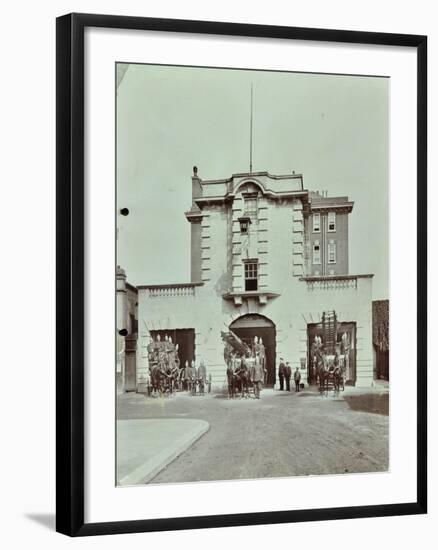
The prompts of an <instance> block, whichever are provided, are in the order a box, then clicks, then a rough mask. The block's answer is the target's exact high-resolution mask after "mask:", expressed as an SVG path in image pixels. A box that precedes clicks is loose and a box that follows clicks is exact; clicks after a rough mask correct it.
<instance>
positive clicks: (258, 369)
mask: <svg viewBox="0 0 438 550" xmlns="http://www.w3.org/2000/svg"><path fill="white" fill-rule="evenodd" d="M250 376H251V380H252V383H253V385H254V395H255V397H256V399H260V392H261V390H262V384H263V380H264V377H265V371H264V370H263V367H262V364H261V362H260V356H259V355H256V358H255V360H254V365H253V366H252V368H251V374H250Z"/></svg>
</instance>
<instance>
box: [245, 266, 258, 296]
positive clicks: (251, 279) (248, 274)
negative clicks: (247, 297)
mask: <svg viewBox="0 0 438 550" xmlns="http://www.w3.org/2000/svg"><path fill="white" fill-rule="evenodd" d="M244 265H245V290H257V288H258V264H257V260H251V261H249V262H245V264H244Z"/></svg>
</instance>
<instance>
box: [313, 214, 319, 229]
mask: <svg viewBox="0 0 438 550" xmlns="http://www.w3.org/2000/svg"><path fill="white" fill-rule="evenodd" d="M320 231H321V214H320V213H319V212H315V213H314V214H313V232H314V233H319V232H320Z"/></svg>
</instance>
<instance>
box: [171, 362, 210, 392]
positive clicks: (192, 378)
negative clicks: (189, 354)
mask: <svg viewBox="0 0 438 550" xmlns="http://www.w3.org/2000/svg"><path fill="white" fill-rule="evenodd" d="M178 381H179V385H180V387H181V389H186V390H188V391H189V392H190V393H191V394H192V395H196V393H197V389H198V394H199V395H204V392H205V384H206V382H207V369H206V367H205V363H204V361H203V360H202V359H201V362H200V364H199V367H196V364H195V361H191V362H190V363H189V361H186V362H185V364H184V367H182V368H181V369H180V370H179V373H178Z"/></svg>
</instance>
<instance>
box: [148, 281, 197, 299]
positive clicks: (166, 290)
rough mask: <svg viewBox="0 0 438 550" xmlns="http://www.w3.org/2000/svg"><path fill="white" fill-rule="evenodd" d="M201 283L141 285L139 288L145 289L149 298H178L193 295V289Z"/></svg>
mask: <svg viewBox="0 0 438 550" xmlns="http://www.w3.org/2000/svg"><path fill="white" fill-rule="evenodd" d="M200 285H201V283H186V284H174V285H151V286H141V287H139V288H140V289H146V290H147V291H148V294H149V298H179V297H186V296H195V289H196V287H197V286H200Z"/></svg>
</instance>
